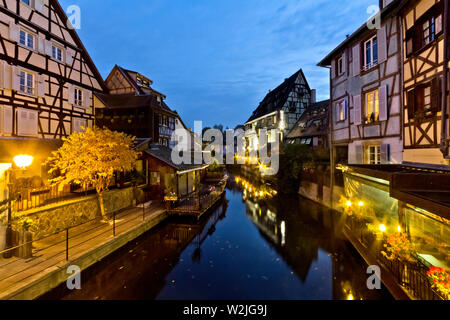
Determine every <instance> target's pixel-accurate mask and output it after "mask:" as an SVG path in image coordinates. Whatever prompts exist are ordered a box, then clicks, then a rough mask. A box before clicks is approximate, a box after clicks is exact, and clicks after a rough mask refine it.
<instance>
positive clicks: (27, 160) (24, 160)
mask: <svg viewBox="0 0 450 320" xmlns="http://www.w3.org/2000/svg"><path fill="white" fill-rule="evenodd" d="M13 160H14V164H15V165H16V166H17V167H18V168H20V169H22V170H25V169H26V168H28V167H29V166H31V164H32V163H33V160H34V158H33V157H32V156H28V155H24V154H22V155H18V156H16V157H14V159H13ZM7 172H8V221H7V229H6V251H5V253H4V254H3V257H4V258H5V259H9V258H11V257H12V253H11V250H9V249H11V248H12V226H11V221H12V206H11V198H12V196H11V194H12V190H13V183H12V172H13V169H12V167H10V168H9V169H8V171H7ZM14 198H15V195H14Z"/></svg>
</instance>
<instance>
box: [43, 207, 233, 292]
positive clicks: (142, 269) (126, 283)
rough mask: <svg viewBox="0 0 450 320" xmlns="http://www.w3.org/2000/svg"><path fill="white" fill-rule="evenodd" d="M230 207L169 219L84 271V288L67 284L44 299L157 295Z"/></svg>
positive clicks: (212, 230) (198, 247)
mask: <svg viewBox="0 0 450 320" xmlns="http://www.w3.org/2000/svg"><path fill="white" fill-rule="evenodd" d="M226 210H227V203H226V202H224V203H223V205H222V206H220V207H218V208H217V210H216V211H214V212H213V213H211V215H209V216H208V217H207V218H205V219H203V220H202V221H200V222H199V223H192V222H189V220H187V219H184V220H181V219H177V220H176V221H174V222H168V223H165V224H164V225H162V226H161V227H158V228H157V229H155V230H154V231H151V232H150V233H149V234H146V235H145V237H143V238H141V239H140V240H137V241H136V242H132V243H130V244H129V245H128V246H126V247H124V248H122V249H120V250H119V251H117V252H116V253H114V254H112V255H110V256H108V257H107V258H106V259H105V260H103V261H102V262H101V263H100V264H99V265H95V266H94V267H92V268H91V269H88V270H87V271H84V272H83V280H82V281H83V286H82V290H75V291H68V290H67V288H66V286H65V285H64V286H61V287H59V288H58V289H56V290H54V291H53V292H51V293H50V294H49V295H47V296H45V297H43V299H53V297H54V296H57V297H58V298H60V297H64V299H70V300H76V299H83V300H92V299H101V300H114V299H120V300H128V299H130V300H131V299H133V300H134V299H155V297H156V296H157V295H158V293H159V292H160V291H161V290H162V288H164V286H166V285H167V281H166V277H167V275H169V274H170V272H171V271H172V269H173V268H174V267H175V266H176V265H177V264H178V263H179V262H180V255H181V253H182V252H183V251H184V250H185V249H186V248H187V247H188V245H189V244H191V243H192V244H193V245H195V246H196V247H197V250H199V249H200V246H201V244H202V242H203V241H204V240H205V239H206V238H207V237H208V236H209V235H211V234H212V233H213V232H214V230H215V225H216V224H217V223H218V222H219V221H220V220H222V219H223V218H224V217H225V214H226ZM191 221H192V220H191ZM197 250H196V251H197ZM192 258H193V259H195V258H196V257H192ZM105 266H107V267H105ZM99 288H101V290H99ZM99 292H100V293H101V295H100V296H99V295H98V294H99Z"/></svg>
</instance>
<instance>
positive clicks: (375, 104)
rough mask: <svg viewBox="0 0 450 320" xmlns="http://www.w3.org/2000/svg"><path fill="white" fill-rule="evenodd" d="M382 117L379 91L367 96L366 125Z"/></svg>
mask: <svg viewBox="0 0 450 320" xmlns="http://www.w3.org/2000/svg"><path fill="white" fill-rule="evenodd" d="M379 116H380V100H379V97H378V90H374V91H372V92H369V93H367V94H366V123H372V122H375V121H378V119H379Z"/></svg>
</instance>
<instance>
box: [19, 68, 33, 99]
mask: <svg viewBox="0 0 450 320" xmlns="http://www.w3.org/2000/svg"><path fill="white" fill-rule="evenodd" d="M20 92H22V93H26V94H34V75H33V74H32V73H28V72H25V71H20Z"/></svg>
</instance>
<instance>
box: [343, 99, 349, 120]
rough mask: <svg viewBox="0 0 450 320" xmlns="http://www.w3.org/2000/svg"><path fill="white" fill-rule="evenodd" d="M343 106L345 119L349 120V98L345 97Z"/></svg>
mask: <svg viewBox="0 0 450 320" xmlns="http://www.w3.org/2000/svg"><path fill="white" fill-rule="evenodd" d="M342 108H343V113H344V120H347V115H348V101H347V98H345V99H344V101H342Z"/></svg>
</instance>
